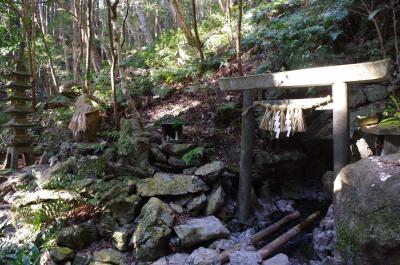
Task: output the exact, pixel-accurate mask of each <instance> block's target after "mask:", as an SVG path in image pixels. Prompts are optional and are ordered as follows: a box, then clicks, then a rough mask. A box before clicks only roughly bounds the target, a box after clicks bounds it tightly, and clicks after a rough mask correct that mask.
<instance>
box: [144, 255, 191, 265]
mask: <svg viewBox="0 0 400 265" xmlns="http://www.w3.org/2000/svg"><path fill="white" fill-rule="evenodd" d="M188 257H189V254H186V253H175V254H172V255H169V256H166V257H162V258H161V259H159V260H157V261H156V262H154V263H152V264H151V265H187V264H188V262H187V259H188Z"/></svg>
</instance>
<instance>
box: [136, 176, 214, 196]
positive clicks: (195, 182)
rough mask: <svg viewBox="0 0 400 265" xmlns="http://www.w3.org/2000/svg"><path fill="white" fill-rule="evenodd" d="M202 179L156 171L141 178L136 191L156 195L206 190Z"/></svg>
mask: <svg viewBox="0 0 400 265" xmlns="http://www.w3.org/2000/svg"><path fill="white" fill-rule="evenodd" d="M208 189H209V188H208V186H207V185H206V183H205V182H204V181H202V180H201V179H200V178H199V177H197V176H193V175H183V174H170V173H163V172H157V173H156V174H155V175H154V177H152V178H147V179H143V180H141V181H140V182H139V183H138V184H137V192H138V194H139V195H140V196H143V197H152V196H156V195H184V194H189V193H197V192H200V191H207V190H208Z"/></svg>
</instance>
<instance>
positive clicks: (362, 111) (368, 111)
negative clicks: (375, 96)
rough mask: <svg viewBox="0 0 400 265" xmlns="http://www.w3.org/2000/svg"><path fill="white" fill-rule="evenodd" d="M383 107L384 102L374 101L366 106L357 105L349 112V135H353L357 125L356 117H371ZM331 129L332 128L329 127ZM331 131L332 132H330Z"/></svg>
mask: <svg viewBox="0 0 400 265" xmlns="http://www.w3.org/2000/svg"><path fill="white" fill-rule="evenodd" d="M384 108H385V103H382V102H375V103H371V104H369V105H366V106H362V107H359V108H357V109H355V110H353V111H351V112H350V118H349V119H350V135H353V133H354V131H356V130H357V129H358V127H359V125H358V117H372V116H375V115H377V114H378V113H379V112H381V111H382V110H383V109H384ZM331 130H332V128H331ZM331 133H332V132H331Z"/></svg>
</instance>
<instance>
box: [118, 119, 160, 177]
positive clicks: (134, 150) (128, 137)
mask: <svg viewBox="0 0 400 265" xmlns="http://www.w3.org/2000/svg"><path fill="white" fill-rule="evenodd" d="M118 155H119V156H120V157H121V159H123V160H124V161H125V163H126V164H129V165H132V166H133V167H134V168H137V167H139V166H140V170H139V169H137V171H138V172H137V173H140V174H141V175H143V176H144V177H149V176H151V175H152V174H153V173H154V170H152V167H151V166H150V165H149V157H150V140H149V135H148V134H146V132H145V131H144V129H143V127H142V126H141V125H140V124H138V121H137V120H136V119H121V130H120V133H119V138H118Z"/></svg>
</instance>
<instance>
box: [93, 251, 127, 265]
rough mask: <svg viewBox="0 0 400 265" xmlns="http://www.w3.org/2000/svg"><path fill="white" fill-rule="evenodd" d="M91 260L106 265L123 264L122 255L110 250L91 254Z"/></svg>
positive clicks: (123, 258)
mask: <svg viewBox="0 0 400 265" xmlns="http://www.w3.org/2000/svg"><path fill="white" fill-rule="evenodd" d="M93 259H94V260H95V261H97V262H101V263H106V264H114V265H123V264H125V257H124V255H123V254H122V253H121V252H119V251H117V250H115V249H112V248H105V249H102V250H99V251H96V252H95V253H93Z"/></svg>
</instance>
